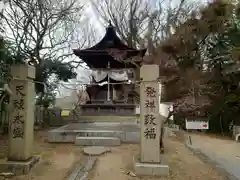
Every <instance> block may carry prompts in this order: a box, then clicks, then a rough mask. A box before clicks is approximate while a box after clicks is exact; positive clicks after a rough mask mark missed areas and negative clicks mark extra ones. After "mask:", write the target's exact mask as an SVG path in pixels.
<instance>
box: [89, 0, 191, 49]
mask: <svg viewBox="0 0 240 180" xmlns="http://www.w3.org/2000/svg"><path fill="white" fill-rule="evenodd" d="M92 4H93V7H94V8H95V10H96V12H97V14H98V15H100V17H102V19H103V20H104V22H108V21H109V20H110V21H111V22H112V23H113V24H114V26H115V27H116V31H117V33H118V34H119V35H120V37H121V38H122V39H123V40H124V41H125V42H126V43H127V44H128V45H129V46H130V47H134V48H136V47H139V46H143V44H144V43H146V42H145V41H146V40H147V41H148V44H150V45H152V46H154V47H156V46H157V45H158V44H159V43H160V41H162V40H163V39H165V38H166V37H168V35H169V34H170V33H171V28H173V29H174V28H175V27H176V26H177V25H179V24H180V23H181V22H183V21H184V20H186V17H187V16H188V15H190V12H191V11H192V9H193V7H194V5H193V4H190V3H187V2H186V0H180V2H179V3H178V4H176V5H174V6H173V3H172V0H158V1H156V4H155V5H153V4H151V3H149V1H145V0H122V1H118V0H92Z"/></svg>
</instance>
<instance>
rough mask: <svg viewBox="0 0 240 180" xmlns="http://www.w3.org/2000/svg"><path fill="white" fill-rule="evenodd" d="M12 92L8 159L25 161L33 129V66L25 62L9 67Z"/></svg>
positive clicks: (29, 154) (31, 143)
mask: <svg viewBox="0 0 240 180" xmlns="http://www.w3.org/2000/svg"><path fill="white" fill-rule="evenodd" d="M11 74H12V77H13V79H12V81H11V83H10V88H11V90H12V92H13V94H12V96H11V98H10V103H11V110H12V112H11V114H10V119H9V150H8V160H10V161H26V160H28V159H30V158H31V153H32V145H33V131H34V111H35V109H34V107H35V104H34V98H35V85H34V82H33V79H34V78H35V67H33V66H27V65H25V64H21V65H14V66H12V68H11Z"/></svg>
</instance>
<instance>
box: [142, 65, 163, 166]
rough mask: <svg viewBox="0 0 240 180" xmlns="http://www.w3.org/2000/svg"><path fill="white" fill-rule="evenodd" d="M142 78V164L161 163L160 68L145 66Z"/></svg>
mask: <svg viewBox="0 0 240 180" xmlns="http://www.w3.org/2000/svg"><path fill="white" fill-rule="evenodd" d="M149 72H151V73H149ZM140 77H141V78H142V81H143V82H142V83H141V85H140V121H141V123H140V124H141V162H144V163H160V144H159V141H160V133H161V122H160V121H161V120H160V118H159V117H160V116H159V84H158V82H157V78H158V77H159V67H158V66H157V65H143V66H142V67H141V69H140Z"/></svg>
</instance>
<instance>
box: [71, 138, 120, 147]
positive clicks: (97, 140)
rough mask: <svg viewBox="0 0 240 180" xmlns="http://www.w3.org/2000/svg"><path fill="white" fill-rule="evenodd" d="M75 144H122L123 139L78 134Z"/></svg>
mask: <svg viewBox="0 0 240 180" xmlns="http://www.w3.org/2000/svg"><path fill="white" fill-rule="evenodd" d="M75 144H76V145H80V146H120V145H121V140H120V139H119V138H117V137H96V136H92V137H83V136H77V137H76V140H75Z"/></svg>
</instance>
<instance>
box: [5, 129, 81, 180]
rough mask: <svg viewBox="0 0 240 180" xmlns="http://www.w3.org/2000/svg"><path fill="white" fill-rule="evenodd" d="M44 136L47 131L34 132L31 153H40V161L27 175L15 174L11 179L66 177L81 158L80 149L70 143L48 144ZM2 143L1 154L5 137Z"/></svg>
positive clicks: (59, 179) (38, 179) (58, 179)
mask: <svg viewBox="0 0 240 180" xmlns="http://www.w3.org/2000/svg"><path fill="white" fill-rule="evenodd" d="M46 136H47V131H44V132H38V133H36V134H35V141H34V149H33V154H38V155H41V160H40V162H38V163H37V164H36V165H35V166H34V167H33V169H32V170H31V171H30V173H29V174H28V175H23V176H16V177H14V178H12V180H65V179H66V177H67V176H68V175H69V173H70V171H71V170H72V169H73V167H74V165H75V163H76V162H77V161H78V160H79V159H80V158H81V149H80V147H77V146H74V145H72V144H49V143H47V142H45V139H46ZM4 143H5V144H4ZM3 144H4V145H5V146H4V147H5V148H4V149H1V150H0V152H1V154H2V155H3V154H4V153H5V151H6V150H7V143H6V139H1V140H0V145H3ZM1 147H3V146H1Z"/></svg>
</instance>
